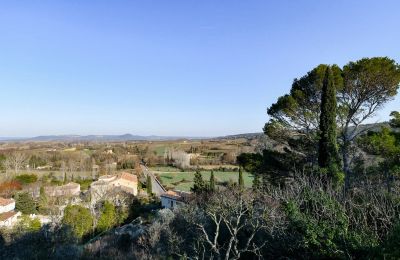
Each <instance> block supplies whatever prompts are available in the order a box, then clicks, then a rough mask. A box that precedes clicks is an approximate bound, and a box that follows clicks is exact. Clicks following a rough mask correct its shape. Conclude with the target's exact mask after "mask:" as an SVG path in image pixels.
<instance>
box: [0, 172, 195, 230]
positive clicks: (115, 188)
mask: <svg viewBox="0 0 400 260" xmlns="http://www.w3.org/2000/svg"><path fill="white" fill-rule="evenodd" d="M142 167H143V168H144V169H146V170H145V171H144V172H146V173H147V174H149V175H150V174H151V173H149V171H148V169H147V168H146V167H145V166H142ZM149 177H150V178H151V179H152V182H154V183H156V185H159V186H161V184H160V183H159V182H158V180H157V179H156V178H155V177H154V175H153V174H151V176H149ZM138 183H139V180H138V176H137V175H135V174H132V173H129V172H126V171H123V172H120V173H116V174H110V175H103V176H100V177H99V178H98V179H97V180H96V181H93V182H92V183H91V184H90V187H89V190H88V191H86V192H85V194H87V195H88V196H90V203H89V207H90V206H93V205H95V204H96V203H97V202H98V201H100V200H106V199H111V198H110V197H112V196H114V195H115V194H121V193H126V194H130V195H132V196H147V195H148V194H147V193H146V192H144V191H143V190H138V186H139V184H138ZM161 187H162V186H161ZM161 189H162V192H155V193H154V194H155V195H156V196H157V197H159V198H160V202H161V206H162V207H163V208H170V209H172V208H175V207H177V206H179V205H181V204H183V203H185V202H186V201H187V200H188V198H189V197H190V194H191V193H190V192H183V191H172V190H170V191H165V189H164V188H163V187H162V188H161ZM43 191H44V194H45V195H46V196H48V197H50V198H67V200H66V201H67V202H68V203H71V204H82V205H85V204H87V203H85V202H84V201H83V200H82V199H81V198H80V196H81V195H82V194H83V192H82V191H81V185H80V184H79V183H76V182H69V183H66V184H64V185H60V186H45V187H44V189H43ZM31 193H32V194H33V195H36V196H39V195H38V192H37V191H34V190H31ZM65 206H67V205H66V204H65V205H64V206H63V207H61V208H60V210H59V215H58V216H56V218H54V216H52V217H51V216H47V215H40V214H30V215H29V217H30V218H31V219H38V220H39V221H40V223H41V225H44V224H49V223H51V222H52V221H54V220H55V219H58V220H60V219H61V218H62V213H63V210H62V209H63V208H65ZM21 215H22V214H21V212H19V211H18V210H16V208H15V200H14V199H13V198H3V197H0V227H4V228H11V227H13V226H14V225H15V224H16V223H18V221H19V217H20V216H21Z"/></svg>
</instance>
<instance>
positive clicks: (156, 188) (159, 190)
mask: <svg viewBox="0 0 400 260" xmlns="http://www.w3.org/2000/svg"><path fill="white" fill-rule="evenodd" d="M140 167H141V168H142V172H143V174H144V176H146V178H147V176H149V175H150V178H151V184H152V189H153V193H154V194H156V195H157V196H160V195H161V194H163V193H165V192H166V191H167V190H166V189H165V188H164V187H163V186H162V185H161V183H160V182H159V181H158V180H157V178H156V177H155V176H154V174H153V173H152V172H151V171H150V170H149V168H147V167H146V166H145V165H143V164H141V165H140Z"/></svg>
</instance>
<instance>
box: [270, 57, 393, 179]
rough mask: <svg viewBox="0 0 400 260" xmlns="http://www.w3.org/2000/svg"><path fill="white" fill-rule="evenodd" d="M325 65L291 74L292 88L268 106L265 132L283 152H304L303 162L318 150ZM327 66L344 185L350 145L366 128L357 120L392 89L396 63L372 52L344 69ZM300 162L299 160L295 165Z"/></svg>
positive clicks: (369, 114) (382, 101) (375, 107)
mask: <svg viewBox="0 0 400 260" xmlns="http://www.w3.org/2000/svg"><path fill="white" fill-rule="evenodd" d="M326 68H327V65H319V66H318V67H316V68H315V69H313V70H312V71H310V72H309V73H307V75H305V76H304V77H302V78H300V79H295V81H294V83H293V85H292V88H291V90H290V94H288V95H285V96H282V97H280V98H278V101H277V102H276V103H274V104H272V105H271V106H270V107H269V108H268V115H269V116H270V120H269V122H267V124H266V125H265V127H264V133H265V134H267V135H268V136H269V137H270V138H271V139H273V140H274V141H276V142H279V143H280V144H283V145H285V148H286V151H285V153H286V155H287V157H292V156H296V157H302V158H303V159H302V160H300V161H299V162H300V163H301V164H303V165H304V163H306V164H311V165H313V164H314V159H313V158H316V151H317V150H318V149H317V143H318V142H317V141H318V135H317V129H318V126H319V119H320V103H321V98H322V97H321V93H322V85H323V84H322V83H323V79H324V76H325V72H326ZM331 70H332V79H333V85H334V86H335V87H336V90H337V117H336V119H337V122H338V126H339V131H340V134H339V140H340V143H339V144H340V152H341V158H342V161H343V171H344V173H345V174H346V184H347V185H346V186H348V183H349V177H350V164H351V156H352V154H351V148H352V145H353V143H354V140H355V139H356V138H357V137H358V136H359V135H360V134H361V133H363V132H365V131H367V130H366V129H363V130H360V128H359V126H360V125H361V124H362V123H363V122H365V120H367V119H369V118H371V117H372V116H373V115H374V113H375V112H376V111H378V110H379V109H380V108H381V107H382V106H383V105H384V104H385V103H386V102H387V101H389V100H391V99H392V98H393V96H395V95H396V93H397V89H398V87H399V82H400V67H399V65H398V64H396V63H395V61H394V60H391V59H389V58H387V57H376V58H365V59H361V60H358V61H356V62H349V63H348V64H347V65H345V66H344V67H343V70H341V69H340V68H339V67H338V66H336V65H333V66H331ZM301 167H302V165H297V168H301Z"/></svg>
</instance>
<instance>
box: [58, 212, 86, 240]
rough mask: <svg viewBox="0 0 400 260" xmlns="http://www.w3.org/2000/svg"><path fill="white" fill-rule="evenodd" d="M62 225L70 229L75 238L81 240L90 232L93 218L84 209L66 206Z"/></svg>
mask: <svg viewBox="0 0 400 260" xmlns="http://www.w3.org/2000/svg"><path fill="white" fill-rule="evenodd" d="M62 223H63V224H64V225H66V226H68V227H70V228H71V229H72V231H73V233H74V234H75V236H76V237H77V238H82V237H83V236H84V235H86V234H88V233H89V232H90V231H91V230H92V227H93V217H92V215H91V214H90V210H89V209H87V208H85V207H82V206H79V205H68V206H67V207H66V208H65V209H64V217H63V219H62Z"/></svg>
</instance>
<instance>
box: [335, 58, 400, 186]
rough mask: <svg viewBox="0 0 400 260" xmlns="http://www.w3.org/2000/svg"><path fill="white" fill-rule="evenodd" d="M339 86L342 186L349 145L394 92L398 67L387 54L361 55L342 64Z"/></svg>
mask: <svg viewBox="0 0 400 260" xmlns="http://www.w3.org/2000/svg"><path fill="white" fill-rule="evenodd" d="M342 75H343V88H341V89H338V103H339V105H338V121H339V127H340V130H341V134H340V139H341V153H342V160H343V171H344V172H345V174H346V186H348V185H349V181H350V164H351V154H350V148H351V146H352V144H353V142H354V140H356V138H357V137H358V136H359V135H360V134H362V133H363V132H365V131H367V129H364V130H360V129H359V127H360V125H361V124H362V123H363V122H365V120H367V119H369V118H371V117H372V116H373V115H374V114H375V112H376V111H378V110H379V109H380V108H382V107H383V105H384V104H385V103H387V102H388V101H389V100H391V99H393V97H394V96H395V95H396V94H397V90H398V88H399V82H400V66H399V65H398V64H397V63H396V62H395V61H394V60H392V59H389V58H387V57H376V58H364V59H361V60H358V61H356V62H349V63H348V64H347V65H346V66H344V67H343V73H342Z"/></svg>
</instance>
